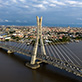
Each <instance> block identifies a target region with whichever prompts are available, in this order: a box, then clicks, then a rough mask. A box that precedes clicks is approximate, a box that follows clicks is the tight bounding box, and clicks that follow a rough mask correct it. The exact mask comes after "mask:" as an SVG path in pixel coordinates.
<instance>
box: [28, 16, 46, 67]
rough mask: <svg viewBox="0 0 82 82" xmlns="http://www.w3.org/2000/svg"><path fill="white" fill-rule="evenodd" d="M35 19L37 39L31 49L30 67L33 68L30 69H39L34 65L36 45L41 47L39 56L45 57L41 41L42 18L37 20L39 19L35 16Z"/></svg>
mask: <svg viewBox="0 0 82 82" xmlns="http://www.w3.org/2000/svg"><path fill="white" fill-rule="evenodd" d="M36 19H37V38H36V41H35V45H34V48H33V54H32V58H31V62H30V64H31V66H34V67H31V66H29V67H31V68H38V67H39V66H37V65H36V56H37V50H38V45H39V46H41V54H42V55H46V52H45V47H44V43H43V39H42V17H41V18H40V19H39V17H38V16H36ZM39 41H40V44H39Z"/></svg>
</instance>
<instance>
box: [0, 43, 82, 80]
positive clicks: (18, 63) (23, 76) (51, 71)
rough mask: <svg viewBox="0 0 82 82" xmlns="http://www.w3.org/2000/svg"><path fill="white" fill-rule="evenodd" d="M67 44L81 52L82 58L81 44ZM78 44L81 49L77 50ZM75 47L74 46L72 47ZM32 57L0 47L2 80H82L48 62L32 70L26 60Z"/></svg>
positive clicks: (0, 75) (0, 73) (0, 74)
mask: <svg viewBox="0 0 82 82" xmlns="http://www.w3.org/2000/svg"><path fill="white" fill-rule="evenodd" d="M71 44H72V45H74V47H73V46H71V45H70V44H69V45H67V46H68V47H70V48H71V50H74V51H75V53H76V54H77V52H78V51H79V52H78V53H79V55H78V56H79V57H81V58H82V56H81V55H82V51H81V48H82V46H80V44H82V42H81V43H79V44H76V45H75V44H74V43H71ZM77 45H79V46H80V47H79V46H78V48H79V50H78V51H76V49H77ZM72 47H73V48H72ZM29 60H30V58H28V57H26V56H23V55H21V54H17V53H15V54H10V55H9V54H7V53H6V51H4V50H2V49H0V82H80V81H82V79H81V78H80V77H76V76H75V75H73V74H71V73H68V72H66V71H64V70H60V69H58V68H56V67H53V66H51V65H48V64H41V67H40V68H39V69H37V70H32V69H30V68H28V67H26V66H25V65H24V64H25V62H27V61H29Z"/></svg>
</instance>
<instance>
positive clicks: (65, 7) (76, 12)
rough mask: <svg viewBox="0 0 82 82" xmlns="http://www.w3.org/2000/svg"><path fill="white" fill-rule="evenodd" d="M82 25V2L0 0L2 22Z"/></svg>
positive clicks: (0, 18)
mask: <svg viewBox="0 0 82 82" xmlns="http://www.w3.org/2000/svg"><path fill="white" fill-rule="evenodd" d="M36 16H43V24H44V25H45V24H46V25H47V24H82V0H0V22H17V23H21V22H24V23H36Z"/></svg>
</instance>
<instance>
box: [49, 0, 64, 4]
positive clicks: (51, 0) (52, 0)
mask: <svg viewBox="0 0 82 82" xmlns="http://www.w3.org/2000/svg"><path fill="white" fill-rule="evenodd" d="M50 2H52V3H54V4H57V5H66V4H65V3H64V2H60V1H54V0H50Z"/></svg>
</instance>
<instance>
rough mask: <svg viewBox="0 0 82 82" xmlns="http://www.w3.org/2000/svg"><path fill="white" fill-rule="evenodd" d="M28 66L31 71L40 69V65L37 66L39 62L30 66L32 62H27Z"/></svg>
mask: <svg viewBox="0 0 82 82" xmlns="http://www.w3.org/2000/svg"><path fill="white" fill-rule="evenodd" d="M26 66H27V67H29V68H31V69H37V68H39V67H40V64H37V62H36V63H35V64H30V62H27V63H26Z"/></svg>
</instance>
